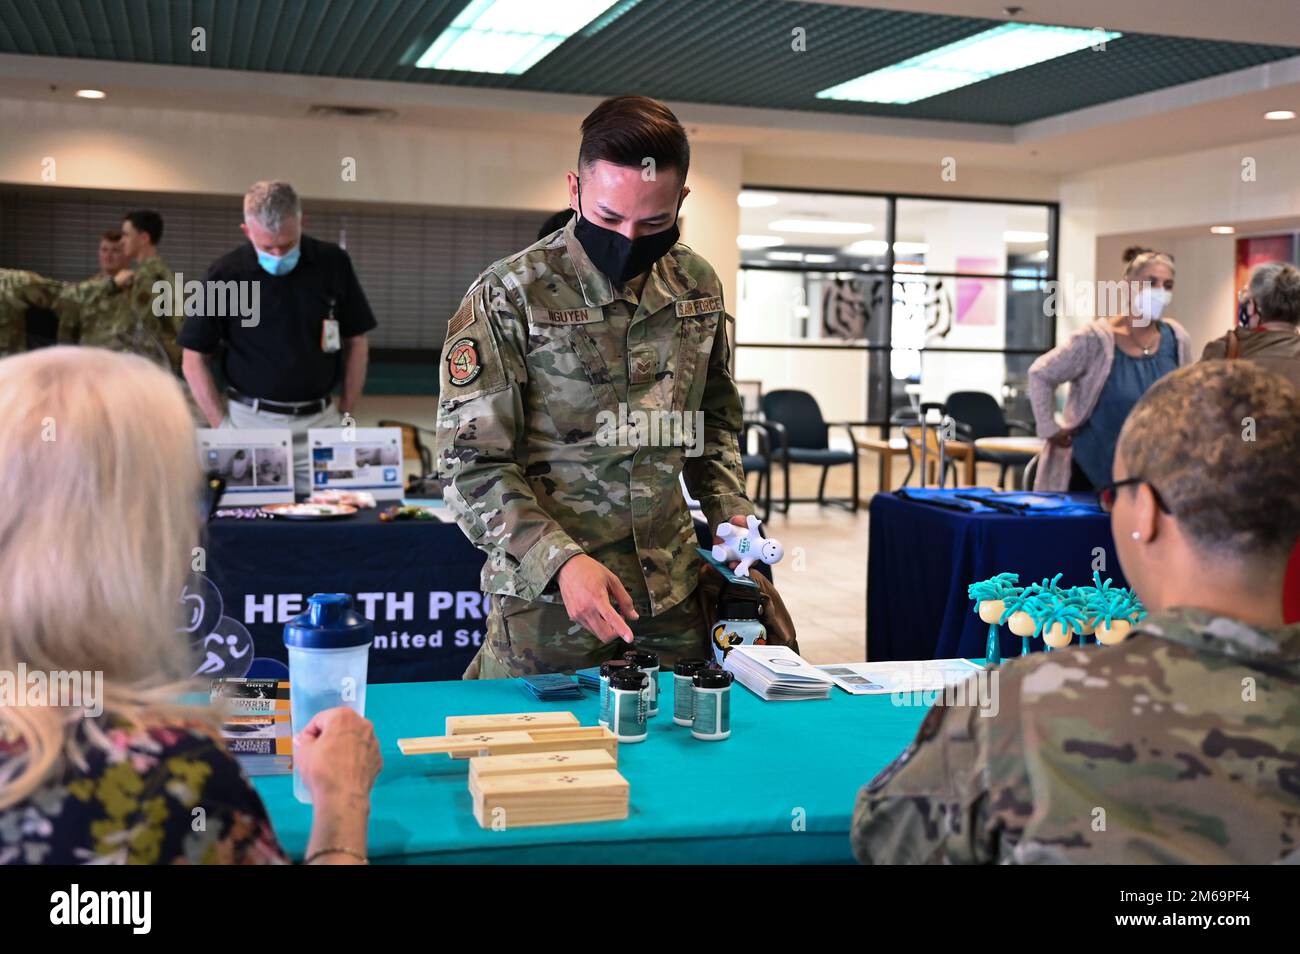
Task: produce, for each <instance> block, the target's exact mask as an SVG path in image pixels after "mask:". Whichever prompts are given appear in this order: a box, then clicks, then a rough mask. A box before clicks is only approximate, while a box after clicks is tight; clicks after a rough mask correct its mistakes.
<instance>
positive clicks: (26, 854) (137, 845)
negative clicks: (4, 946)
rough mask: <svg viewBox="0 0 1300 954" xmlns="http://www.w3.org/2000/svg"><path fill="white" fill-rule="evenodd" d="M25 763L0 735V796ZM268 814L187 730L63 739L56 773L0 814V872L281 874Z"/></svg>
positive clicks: (92, 729)
mask: <svg viewBox="0 0 1300 954" xmlns="http://www.w3.org/2000/svg"><path fill="white" fill-rule="evenodd" d="M24 753H25V747H24V745H23V744H22V742H21V741H20V740H18V739H16V738H15V737H14V736H12V735H6V733H5V729H4V727H3V725H0V791H2V790H3V789H4V787H5V785H6V784H7V783H8V782H9V780H10V779H12V778H14V777H15V776H16V774H17V772H18V770H19V768H20V766H21V763H22V760H23V757H24ZM287 863H288V858H287V857H286V855H285V853H284V851H283V849H281V847H280V843H279V842H278V841H277V840H276V837H275V833H274V832H273V831H272V830H271V823H270V820H269V819H268V818H267V815H266V809H265V807H263V805H262V800H261V799H260V798H259V797H258V795H257V792H256V791H254V789H253V787H252V786H251V785H250V784H249V782H248V779H247V778H246V777H245V776H244V774H243V772H242V771H241V770H240V768H239V765H238V763H236V762H235V760H234V759H233V758H231V756H230V755H229V754H227V753H226V751H225V750H224V749H222V748H221V746H220V744H219V743H217V742H215V741H214V740H213V739H212V738H211V737H210V736H209V735H207V734H206V733H204V732H203V731H202V729H201V728H200V727H198V726H194V725H186V724H176V725H163V726H154V727H150V728H148V729H143V730H142V729H137V728H133V727H131V726H129V725H127V724H125V723H122V722H115V721H113V720H111V719H109V718H108V717H103V718H100V719H89V718H84V719H81V720H79V721H78V722H76V723H75V724H74V725H73V726H71V727H70V728H69V730H68V739H67V742H66V744H65V746H64V758H63V762H62V769H61V771H59V772H57V773H56V774H55V776H54V777H52V778H51V779H49V780H48V781H47V782H46V783H45V784H44V785H43V786H41V787H40V788H38V789H37V790H36V791H34V792H33V793H31V794H30V795H29V796H28V797H27V798H26V799H24V800H23V801H21V802H19V803H17V804H15V805H11V806H10V807H8V808H5V809H0V864H64V865H66V864H287Z"/></svg>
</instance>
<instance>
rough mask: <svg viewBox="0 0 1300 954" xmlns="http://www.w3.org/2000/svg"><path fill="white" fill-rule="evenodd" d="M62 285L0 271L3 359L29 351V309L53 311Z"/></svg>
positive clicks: (0, 350)
mask: <svg viewBox="0 0 1300 954" xmlns="http://www.w3.org/2000/svg"><path fill="white" fill-rule="evenodd" d="M62 288H63V283H62V282H57V281H55V280H54V279H52V278H45V277H43V276H41V275H38V274H36V273H35V272H26V271H19V270H17V269H12V268H0V357H2V356H4V355H7V354H18V353H20V352H22V351H26V350H27V309H29V308H32V307H37V308H53V307H54V304H55V301H56V299H57V298H58V297H59V292H60V291H61V290H62Z"/></svg>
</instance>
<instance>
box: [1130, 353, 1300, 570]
mask: <svg viewBox="0 0 1300 954" xmlns="http://www.w3.org/2000/svg"><path fill="white" fill-rule="evenodd" d="M1115 452H1116V454H1118V455H1119V458H1120V460H1122V461H1123V462H1124V469H1125V470H1126V471H1128V476H1130V477H1140V478H1142V479H1143V480H1145V481H1148V482H1149V483H1150V484H1151V486H1152V487H1154V488H1155V489H1156V490H1157V491H1158V492H1159V494H1160V496H1161V498H1162V499H1163V500H1164V502H1165V505H1166V506H1167V507H1168V508H1169V511H1170V512H1171V513H1172V514H1173V516H1174V518H1175V519H1176V520H1177V521H1178V524H1179V526H1180V527H1181V528H1182V530H1183V532H1184V533H1186V534H1187V535H1188V536H1189V537H1190V538H1191V539H1192V540H1194V541H1195V542H1196V543H1198V544H1200V545H1201V546H1202V547H1204V548H1205V550H1206V551H1207V552H1208V553H1209V554H1210V555H1211V556H1213V555H1216V554H1217V555H1222V556H1236V557H1245V558H1247V559H1259V558H1265V559H1280V560H1285V559H1286V555H1287V554H1288V553H1289V552H1290V551H1291V548H1292V547H1293V546H1295V543H1296V539H1297V537H1300V481H1297V480H1296V479H1295V468H1296V461H1298V460H1300V390H1297V389H1296V387H1295V385H1293V384H1292V383H1291V382H1290V381H1288V380H1287V379H1286V378H1284V377H1282V376H1281V375H1280V374H1277V373H1276V372H1273V371H1268V370H1265V369H1264V368H1262V367H1260V366H1259V365H1257V364H1254V363H1252V362H1250V361H1200V362H1197V363H1196V364H1193V365H1189V366H1187V367H1184V368H1180V369H1179V370H1177V371H1174V372H1172V373H1170V374H1167V375H1165V376H1164V377H1163V378H1161V379H1160V380H1159V381H1157V382H1156V383H1155V384H1153V385H1152V386H1151V387H1150V389H1148V391H1147V392H1146V394H1144V395H1143V396H1142V400H1140V401H1138V403H1137V405H1136V406H1135V407H1134V408H1133V410H1132V412H1131V413H1130V414H1129V416H1128V420H1127V421H1125V422H1124V428H1123V430H1121V431H1120V435H1119V444H1118V447H1117V448H1116V451H1115Z"/></svg>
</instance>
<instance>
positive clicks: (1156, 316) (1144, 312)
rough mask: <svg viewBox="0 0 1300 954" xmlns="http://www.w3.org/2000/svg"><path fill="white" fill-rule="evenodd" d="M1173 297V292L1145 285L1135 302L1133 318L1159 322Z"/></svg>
mask: <svg viewBox="0 0 1300 954" xmlns="http://www.w3.org/2000/svg"><path fill="white" fill-rule="evenodd" d="M1173 297H1174V296H1173V293H1172V292H1170V291H1167V290H1165V289H1163V288H1155V287H1154V286H1152V285H1143V286H1142V290H1141V291H1140V292H1138V297H1137V300H1136V301H1135V302H1133V317H1134V318H1138V319H1142V320H1144V321H1159V320H1160V316H1161V315H1162V314H1164V311H1165V307H1166V306H1167V305H1168V304H1169V301H1170V299H1172V298H1173Z"/></svg>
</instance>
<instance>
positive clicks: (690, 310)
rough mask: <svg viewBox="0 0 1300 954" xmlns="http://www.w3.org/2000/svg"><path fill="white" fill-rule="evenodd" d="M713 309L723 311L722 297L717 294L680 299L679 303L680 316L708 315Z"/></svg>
mask: <svg viewBox="0 0 1300 954" xmlns="http://www.w3.org/2000/svg"><path fill="white" fill-rule="evenodd" d="M713 311H722V299H721V298H718V297H717V296H716V295H715V296H714V297H712V298H695V299H692V300H691V301H679V302H678V303H677V317H678V318H688V317H694V316H695V315H707V314H709V313H710V312H713Z"/></svg>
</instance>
